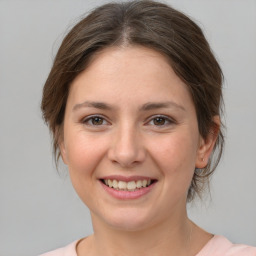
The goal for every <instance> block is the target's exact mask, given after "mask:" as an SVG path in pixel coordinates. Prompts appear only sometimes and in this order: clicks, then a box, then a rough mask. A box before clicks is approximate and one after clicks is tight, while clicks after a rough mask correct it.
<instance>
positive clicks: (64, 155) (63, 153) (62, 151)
mask: <svg viewBox="0 0 256 256" xmlns="http://www.w3.org/2000/svg"><path fill="white" fill-rule="evenodd" d="M59 149H60V155H61V158H62V161H63V162H64V164H67V153H66V148H65V145H64V141H62V142H60V143H59Z"/></svg>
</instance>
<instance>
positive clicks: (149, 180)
mask: <svg viewBox="0 0 256 256" xmlns="http://www.w3.org/2000/svg"><path fill="white" fill-rule="evenodd" d="M221 87H222V72H221V69H220V67H219V65H218V63H217V61H216V59H215V58H214V56H213V54H212V52H211V49H210V47H209V45H208V43H207V41H206V39H205V37H204V35H203V33H202V31H201V30H200V28H199V27H198V26H197V25H196V24H195V23H194V22H193V21H191V20H190V19H189V18H188V17H186V16H185V15H184V14H182V13H180V12H178V11H176V10H174V9H172V8H171V7H169V6H167V5H164V4H161V3H157V2H153V1H129V2H124V3H119V4H117V3H113V4H107V5H104V6H101V7H99V8H97V9H96V10H94V11H93V12H92V13H91V14H90V15H88V16H87V17H86V18H84V19H83V20H82V21H81V22H79V23H78V24H77V25H76V26H75V27H74V28H73V29H72V30H71V31H70V32H69V34H68V35H67V36H66V38H65V39H64V40H63V43H62V45H61V47H60V49H59V51H58V53H57V56H56V58H55V61H54V64H53V67H52V70H51V72H50V74H49V77H48V79H47V81H46V84H45V87H44V92H43V99H42V111H43V115H44V118H45V121H46V122H47V123H48V125H49V127H50V130H51V131H52V134H53V145H54V150H55V153H56V157H57V160H58V158H59V157H61V158H62V159H63V161H64V163H65V164H66V165H67V166H68V168H69V173H70V177H71V180H72V184H73V186H74V188H75V190H76V192H77V193H78V195H79V196H80V198H81V200H82V201H83V202H84V203H85V204H86V205H87V206H88V208H89V209H90V212H91V217H92V223H93V228H94V234H92V235H91V236H89V237H86V238H84V239H81V240H79V241H75V242H73V243H72V244H70V245H68V246H67V247H65V248H61V249H58V250H56V251H53V252H50V253H46V254H44V255H45V256H46V255H47V256H50V255H69V256H75V255H78V256H83V255H86V256H87V255H106V256H107V255H133V256H136V255H148V256H150V255H163V256H164V255H168V256H169V255H181V256H182V255H187V256H188V255H190V256H192V255H197V256H200V255H256V248H253V247H249V246H245V245H233V244H232V243H231V242H229V241H228V240H227V239H226V238H224V237H222V236H217V235H213V234H210V233H208V232H207V231H204V230H202V229H201V228H200V227H198V226H197V225H195V224H194V223H193V222H191V221H190V220H189V219H188V217H187V211H186V204H187V202H188V201H191V200H193V198H194V197H195V196H196V195H199V196H200V195H201V192H202V190H203V188H204V185H205V184H206V183H207V181H208V177H209V176H210V175H211V174H212V173H213V171H214V169H215V168H216V166H217V164H218V162H219V160H220V157H221V153H222V148H223V134H222V122H221V107H222V89H221Z"/></svg>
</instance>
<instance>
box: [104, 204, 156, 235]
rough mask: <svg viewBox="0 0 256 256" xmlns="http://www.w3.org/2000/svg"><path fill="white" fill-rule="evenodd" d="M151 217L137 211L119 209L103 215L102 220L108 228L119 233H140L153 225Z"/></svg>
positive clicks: (134, 209)
mask: <svg viewBox="0 0 256 256" xmlns="http://www.w3.org/2000/svg"><path fill="white" fill-rule="evenodd" d="M153 219H154V218H153V216H152V214H151V215H150V216H149V215H148V214H146V213H145V212H142V211H140V210H139V209H136V208H133V209H127V208H124V209H120V210H116V211H114V212H113V211H112V212H110V213H109V214H105V215H104V217H103V218H102V220H103V221H104V222H105V224H107V225H108V226H109V227H111V228H113V229H116V230H121V231H130V232H133V231H142V230H143V229H146V228H148V227H149V226H151V225H153V221H152V220H153Z"/></svg>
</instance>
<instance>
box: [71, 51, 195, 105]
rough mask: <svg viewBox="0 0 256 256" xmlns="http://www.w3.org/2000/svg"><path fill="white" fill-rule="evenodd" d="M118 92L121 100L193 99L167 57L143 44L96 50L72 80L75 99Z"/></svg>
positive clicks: (79, 99) (109, 95)
mask: <svg viewBox="0 0 256 256" xmlns="http://www.w3.org/2000/svg"><path fill="white" fill-rule="evenodd" d="M117 96H119V99H120V100H124V101H126V100H127V99H129V98H130V99H131V98H132V99H133V100H134V101H135V100H137V102H141V101H145V100H147V101H150V102H154V101H156V100H160V101H168V100H172V101H189V100H191V99H190V93H189V92H188V89H187V86H186V85H185V83H184V82H183V81H181V79H180V78H179V77H178V76H177V75H176V74H175V72H174V71H173V69H172V67H171V65H170V64H169V61H168V59H167V58H166V57H165V56H163V55H162V54H160V53H159V52H157V51H155V50H152V49H149V48H145V47H141V46H129V47H111V48H106V49H104V50H102V51H100V52H98V53H96V54H95V55H94V57H93V58H92V60H91V62H90V65H89V66H88V67H87V68H86V69H85V70H84V71H83V72H81V73H80V74H79V75H78V76H77V77H76V78H75V80H74V81H73V83H72V84H71V89H70V98H73V100H75V101H81V102H82V101H84V100H85V99H84V98H86V100H87V99H88V100H95V97H97V98H98V100H101V98H102V101H104V100H105V99H106V98H108V99H109V100H111V98H114V97H117ZM90 97H92V99H90ZM134 103H135V102H134ZM144 103H145V102H144ZM177 103H179V102H177ZM141 104H143V102H141Z"/></svg>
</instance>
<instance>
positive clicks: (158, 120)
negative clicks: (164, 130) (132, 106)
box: [148, 116, 175, 126]
mask: <svg viewBox="0 0 256 256" xmlns="http://www.w3.org/2000/svg"><path fill="white" fill-rule="evenodd" d="M173 123H175V122H174V120H172V119H171V118H169V117H167V116H155V117H153V118H151V119H150V121H149V122H148V124H149V125H154V126H167V125H171V124H173Z"/></svg>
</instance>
